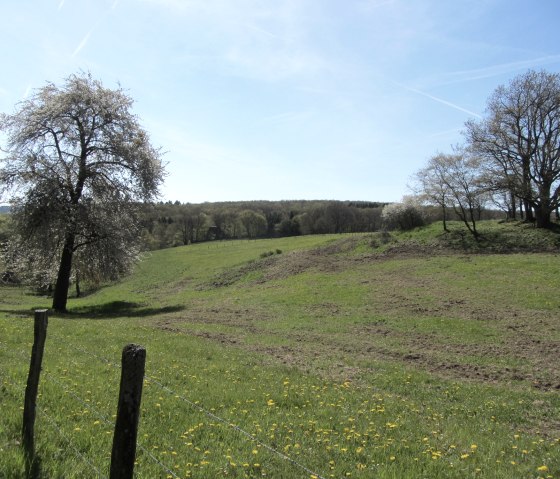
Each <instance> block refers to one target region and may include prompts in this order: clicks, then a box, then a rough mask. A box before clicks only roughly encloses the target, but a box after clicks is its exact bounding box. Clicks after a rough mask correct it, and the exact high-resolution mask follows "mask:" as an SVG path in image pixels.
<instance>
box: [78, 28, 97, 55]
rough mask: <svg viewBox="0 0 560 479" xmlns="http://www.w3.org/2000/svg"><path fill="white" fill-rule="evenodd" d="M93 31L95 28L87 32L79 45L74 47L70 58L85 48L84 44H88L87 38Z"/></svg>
mask: <svg viewBox="0 0 560 479" xmlns="http://www.w3.org/2000/svg"><path fill="white" fill-rule="evenodd" d="M94 29H95V27H94V28H92V29H91V30H90V31H89V32H87V33H86V36H85V37H84V38H83V39H82V41H81V42H80V44H79V45H78V46H77V47H76V49H75V50H74V53H72V57H75V56H76V55H77V54H78V53H80V50H81V49H82V48H84V47H85V46H86V43H87V42H88V40H89V37H90V36H91V34H92V33H93V30H94Z"/></svg>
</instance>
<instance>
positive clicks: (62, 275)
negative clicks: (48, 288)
mask: <svg viewBox="0 0 560 479" xmlns="http://www.w3.org/2000/svg"><path fill="white" fill-rule="evenodd" d="M73 255H74V235H73V234H69V235H67V236H66V242H65V243H64V248H63V250H62V256H61V258H60V266H59V268H58V276H57V278H56V285H55V287H54V295H53V304H52V308H53V309H54V310H55V311H57V312H59V313H65V312H66V303H67V301H68V288H69V287H70V273H71V272H72V257H73Z"/></svg>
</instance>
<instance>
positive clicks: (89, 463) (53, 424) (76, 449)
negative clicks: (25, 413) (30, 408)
mask: <svg viewBox="0 0 560 479" xmlns="http://www.w3.org/2000/svg"><path fill="white" fill-rule="evenodd" d="M0 379H1V380H2V382H3V383H7V384H9V385H10V386H12V387H13V388H14V389H16V390H19V389H21V390H24V389H25V388H24V387H22V386H20V385H18V384H15V383H13V382H12V381H10V380H9V379H7V378H6V377H5V376H2V377H0ZM36 407H37V411H38V412H39V413H40V414H41V416H43V417H45V419H46V420H47V422H48V423H49V424H50V426H51V427H52V428H53V429H54V430H55V431H56V432H57V433H58V435H59V436H60V437H62V438H63V439H64V441H65V442H66V444H67V445H68V446H70V447H71V448H72V449H73V450H74V452H75V453H76V454H75V457H77V458H79V459H81V460H82V462H84V463H86V464H87V465H88V466H90V468H91V469H92V470H94V471H95V472H96V474H97V477H102V478H106V477H107V476H105V475H103V474H101V471H100V470H99V469H98V468H97V467H96V466H95V464H93V463H92V462H91V461H90V460H89V459H88V458H87V457H86V456H84V455H83V454H82V453H81V452H80V451H79V450H78V448H77V447H76V446H74V444H73V443H72V440H71V439H69V438H68V436H67V435H66V434H65V433H64V432H62V430H61V429H60V427H59V426H58V424H57V423H56V421H55V420H54V419H53V418H52V417H50V416H49V415H48V414H47V412H46V411H45V410H44V409H43V408H41V407H40V406H36Z"/></svg>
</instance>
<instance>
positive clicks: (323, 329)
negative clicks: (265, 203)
mask: <svg viewBox="0 0 560 479" xmlns="http://www.w3.org/2000/svg"><path fill="white" fill-rule="evenodd" d="M485 228H486V230H485V231H483V233H484V234H485V238H486V240H485V241H486V242H487V244H482V246H481V245H479V244H474V243H472V242H471V241H470V239H469V238H468V237H461V235H460V234H459V233H452V234H449V235H443V236H441V234H440V232H439V229H438V226H437V225H436V226H433V227H430V228H426V229H423V230H420V231H417V232H415V233H414V234H412V235H411V234H403V235H398V237H394V238H392V239H391V240H390V241H389V242H387V240H386V239H383V238H381V237H380V235H374V236H369V235H367V236H352V237H346V238H340V237H337V241H336V242H334V243H333V237H305V238H293V239H280V240H267V241H256V242H228V243H214V244H210V245H208V244H206V245H194V246H190V247H186V248H177V249H173V250H166V251H158V252H155V253H153V254H152V255H151V256H150V257H149V258H147V259H146V260H145V261H144V262H143V263H141V264H140V265H139V267H138V269H137V271H136V273H135V274H134V275H132V276H131V277H130V278H128V279H127V280H126V281H124V282H122V283H120V284H118V285H114V286H111V287H106V288H103V289H102V290H100V291H98V292H96V293H95V294H92V295H90V296H87V297H85V298H82V299H79V300H76V299H72V300H71V301H70V305H69V306H70V308H71V310H72V311H73V314H71V315H68V316H66V317H60V318H51V320H50V324H49V339H48V342H47V350H46V353H45V374H44V376H43V378H42V384H41V393H42V396H41V399H40V404H39V405H40V407H41V410H40V412H39V416H38V426H37V427H38V431H37V434H38V449H39V455H40V458H41V460H42V464H41V468H42V470H43V471H44V477H62V476H64V477H72V476H75V477H90V476H91V477H94V476H95V469H94V468H98V469H100V470H101V471H106V470H107V465H108V460H109V457H108V455H109V454H110V442H111V421H112V415H113V414H114V407H115V404H116V399H117V391H116V387H117V386H116V385H117V384H118V370H117V369H116V368H115V367H112V366H111V365H108V364H107V363H106V362H104V361H103V360H100V359H98V358H97V357H95V356H94V355H96V356H99V357H101V358H108V359H110V361H113V362H115V363H116V362H118V359H119V357H120V350H121V348H122V346H123V345H124V344H126V343H127V342H139V343H141V344H144V345H145V346H146V347H147V350H148V364H147V371H146V374H147V375H148V376H151V377H153V378H157V380H158V382H161V383H162V384H165V385H166V386H167V387H168V388H169V390H172V391H173V393H172V394H170V393H169V390H166V389H162V388H161V387H160V386H158V384H156V382H153V381H152V382H147V383H146V386H145V391H144V399H143V408H144V409H143V415H142V418H141V431H140V438H139V439H140V440H139V443H140V445H141V446H142V448H143V449H141V450H140V451H139V454H138V462H139V464H138V466H137V472H138V475H139V477H166V476H168V475H169V474H170V472H165V471H164V470H163V469H162V467H161V465H159V464H157V463H156V462H155V461H154V460H153V457H155V458H157V459H158V460H160V461H161V462H162V463H164V464H166V465H168V466H169V468H170V469H171V471H173V474H176V475H177V476H179V477H189V476H192V477H221V476H224V477H257V476H258V477H260V476H261V475H262V474H263V472H264V473H265V474H266V475H267V476H268V477H310V473H309V472H308V471H305V470H303V469H302V468H300V467H298V466H296V465H294V464H292V463H290V462H288V461H286V460H283V459H282V458H280V457H279V456H278V455H276V454H273V453H271V452H270V451H268V450H266V449H265V448H264V447H262V446H259V445H258V444H256V443H254V442H251V441H250V440H248V439H247V438H246V437H245V436H243V435H240V433H239V432H237V431H235V430H233V429H231V428H230V427H228V426H227V425H224V424H222V423H220V422H219V421H217V420H215V418H212V417H209V416H207V415H205V414H203V413H201V412H200V411H198V410H197V409H196V406H193V405H192V404H190V403H188V402H186V401H185V400H188V401H192V402H198V405H202V406H203V407H204V408H206V410H208V411H212V412H213V413H215V414H217V415H218V416H219V417H222V418H225V419H227V421H231V422H234V423H235V424H238V425H240V426H241V427H242V428H243V429H244V430H247V431H249V432H250V433H252V434H254V435H256V436H257V437H258V438H260V439H261V440H262V441H263V442H266V443H267V444H270V445H272V446H273V447H275V448H276V449H278V450H279V451H281V452H283V453H286V454H288V455H289V456H290V457H292V458H293V459H295V460H296V461H297V462H299V463H301V464H303V465H305V466H307V467H308V468H309V469H311V470H313V471H316V472H319V473H321V475H323V476H324V477H343V476H350V477H363V478H367V477H372V476H375V477H399V478H400V477H477V476H480V477H504V478H505V477H539V476H540V477H547V476H550V477H558V475H559V473H560V470H559V468H560V464H559V462H558V459H557V457H558V456H559V455H560V454H559V450H560V443H559V439H560V400H559V398H558V392H557V390H558V387H560V372H559V368H558V365H557V358H558V352H559V345H560V334H559V328H558V326H559V324H558V323H559V321H560V318H559V316H560V315H559V312H560V298H559V297H558V294H557V287H558V284H560V266H559V263H558V261H557V259H558V258H557V256H556V253H555V252H554V251H555V250H556V248H557V246H556V244H557V243H556V242H557V236H555V235H551V236H547V237H544V238H543V236H542V235H539V236H538V237H535V235H536V234H538V232H537V233H535V232H534V230H530V229H527V230H526V229H525V228H524V227H523V226H521V225H508V226H503V225H502V226H498V225H497V224H494V223H489V224H487V225H486V226H485ZM513 228H518V230H519V229H522V230H523V231H522V232H523V233H524V234H523V235H521V236H520V235H518V234H517V235H516V238H517V239H516V240H515V241H514V242H513V240H511V238H512V235H511V233H510V231H512V229H513ZM518 230H517V231H518ZM497 236H499V237H501V238H502V241H501V242H502V243H503V238H504V237H509V238H510V239H509V240H508V241H510V243H509V244H510V247H511V248H513V249H515V250H518V251H525V250H528V249H529V250H530V249H541V250H542V249H545V250H551V252H546V253H531V254H512V255H496V254H485V255H472V254H465V253H463V252H462V253H460V254H456V253H452V247H453V248H456V247H457V245H460V247H461V248H462V249H463V250H464V249H481V248H483V250H484V251H485V252H488V251H492V250H493V249H496V246H495V243H493V242H492V241H491V238H496V237H497ZM520 237H521V238H522V239H519V238H520ZM536 242H538V243H539V245H538V246H535V244H536ZM383 243H386V244H383ZM372 244H374V245H379V247H378V249H377V251H373V250H372V247H371V245H372ZM320 245H323V246H322V247H321V248H319V249H317V247H318V246H320ZM276 249H280V250H282V251H283V252H282V254H279V255H273V256H270V257H267V258H264V259H262V258H260V255H261V253H264V252H267V251H275V250H276ZM419 251H420V252H422V254H421V255H419V254H418V252H419ZM2 294H3V296H2V299H1V303H0V308H1V312H0V328H1V331H2V335H1V337H0V401H1V403H2V405H3V408H4V410H6V414H3V418H2V419H1V420H0V453H1V454H0V471H2V472H6V474H5V475H6V476H7V477H20V475H21V471H22V470H23V466H22V458H21V454H20V452H19V448H18V447H17V443H16V441H17V439H18V435H19V427H20V425H19V420H20V411H19V408H20V406H21V404H22V403H23V400H22V394H23V393H22V391H23V387H24V384H25V374H26V368H27V364H26V359H25V358H26V357H27V355H28V350H29V347H30V341H31V335H32V327H31V326H32V324H31V322H30V320H29V318H30V315H29V313H28V311H29V310H30V309H32V308H34V307H41V306H48V300H47V299H46V298H41V297H34V296H30V295H28V294H25V293H24V292H22V291H21V290H20V289H14V288H6V287H4V288H2ZM82 453H83V455H84V456H85V458H86V459H83V458H82V457H81V456H80V454H82ZM148 453H149V454H148ZM150 456H152V457H150ZM542 466H546V468H548V471H545V470H540V471H539V467H541V468H542ZM8 472H10V473H8ZM10 474H11V475H10ZM0 475H1V474H0ZM170 477H173V475H171V476H170Z"/></svg>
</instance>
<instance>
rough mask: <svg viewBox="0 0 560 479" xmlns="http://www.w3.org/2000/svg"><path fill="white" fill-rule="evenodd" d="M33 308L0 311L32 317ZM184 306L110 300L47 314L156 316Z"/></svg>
mask: <svg viewBox="0 0 560 479" xmlns="http://www.w3.org/2000/svg"><path fill="white" fill-rule="evenodd" d="M35 309H45V308H44V307H42V308H32V309H27V308H26V309H19V310H17V309H10V310H7V309H0V313H9V314H14V315H17V316H20V317H21V316H28V317H33V315H34V314H35V313H34V311H35ZM184 309H185V306H183V305H180V304H177V305H174V306H164V307H162V308H150V307H146V305H145V304H141V303H133V302H130V301H111V302H109V303H105V304H98V305H92V306H81V307H77V308H72V309H70V310H69V311H68V312H66V313H57V312H55V311H52V310H49V316H50V317H53V318H67V319H80V318H84V319H85V318H89V319H116V318H125V317H126V318H145V317H149V316H158V315H160V314H168V313H176V312H179V311H183V310H184Z"/></svg>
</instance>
